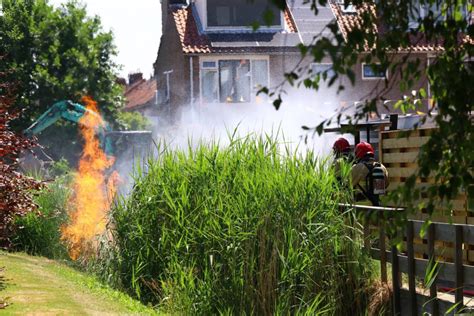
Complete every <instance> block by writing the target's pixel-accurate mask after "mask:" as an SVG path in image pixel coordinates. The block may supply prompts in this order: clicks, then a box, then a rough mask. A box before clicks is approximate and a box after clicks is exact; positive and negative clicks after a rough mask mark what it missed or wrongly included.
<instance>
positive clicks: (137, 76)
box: [128, 72, 143, 86]
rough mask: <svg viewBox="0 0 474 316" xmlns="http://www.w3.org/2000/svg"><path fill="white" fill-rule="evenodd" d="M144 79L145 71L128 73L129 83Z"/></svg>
mask: <svg viewBox="0 0 474 316" xmlns="http://www.w3.org/2000/svg"><path fill="white" fill-rule="evenodd" d="M142 79H143V73H141V72H135V73H132V74H129V75H128V85H129V86H131V85H132V84H134V83H135V82H137V81H140V80H142Z"/></svg>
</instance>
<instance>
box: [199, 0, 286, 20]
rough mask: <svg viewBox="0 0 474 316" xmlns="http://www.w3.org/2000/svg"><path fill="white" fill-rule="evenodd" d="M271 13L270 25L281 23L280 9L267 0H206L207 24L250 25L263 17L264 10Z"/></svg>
mask: <svg viewBox="0 0 474 316" xmlns="http://www.w3.org/2000/svg"><path fill="white" fill-rule="evenodd" d="M268 10H269V11H271V12H272V13H273V21H272V23H271V25H281V19H280V11H279V10H278V8H277V7H276V6H275V5H273V4H272V3H271V1H269V0H207V25H208V26H251V25H252V23H254V22H258V23H259V24H260V25H262V26H265V25H267V24H266V23H265V21H264V19H263V16H264V14H265V12H266V11H268Z"/></svg>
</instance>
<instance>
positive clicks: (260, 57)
mask: <svg viewBox="0 0 474 316" xmlns="http://www.w3.org/2000/svg"><path fill="white" fill-rule="evenodd" d="M241 59H248V60H249V61H250V73H252V61H255V60H265V61H266V62H267V78H268V86H270V82H271V79H270V56H268V55H232V56H226V55H219V56H199V102H200V104H226V103H225V102H220V100H221V89H220V82H219V61H220V60H241ZM206 61H213V62H216V67H215V68H203V63H204V62H206ZM203 70H204V71H205V70H216V71H217V102H211V103H207V102H206V103H205V102H204V101H203V99H202V77H203ZM250 91H251V100H250V102H243V104H249V103H254V102H255V97H256V95H254V94H253V92H257V91H254V86H253V76H250Z"/></svg>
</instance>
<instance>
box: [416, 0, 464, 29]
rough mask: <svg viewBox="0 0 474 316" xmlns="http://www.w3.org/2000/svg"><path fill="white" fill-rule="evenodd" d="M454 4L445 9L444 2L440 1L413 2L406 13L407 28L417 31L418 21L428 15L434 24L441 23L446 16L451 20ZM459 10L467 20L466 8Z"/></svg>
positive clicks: (417, 0)
mask: <svg viewBox="0 0 474 316" xmlns="http://www.w3.org/2000/svg"><path fill="white" fill-rule="evenodd" d="M454 3H456V2H454ZM454 3H452V4H450V5H448V6H447V7H446V6H445V2H444V1H440V0H437V1H434V2H433V3H424V4H421V3H420V1H419V0H415V1H413V2H412V5H411V7H410V12H409V13H408V14H409V15H408V28H409V29H417V28H418V27H419V26H420V21H421V20H423V19H424V18H426V17H428V15H430V14H432V17H433V19H434V20H435V22H441V21H443V20H444V19H445V18H446V17H447V16H451V18H452V15H453V12H452V11H453V9H454V7H455V5H454ZM459 10H460V11H461V14H462V16H463V19H467V18H468V17H469V14H468V10H467V7H466V6H462V7H461V8H460V9H459ZM443 11H444V12H443Z"/></svg>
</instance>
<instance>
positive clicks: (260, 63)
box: [252, 60, 268, 91]
mask: <svg viewBox="0 0 474 316" xmlns="http://www.w3.org/2000/svg"><path fill="white" fill-rule="evenodd" d="M252 80H253V88H254V90H255V91H258V90H260V89H261V88H262V87H267V86H268V62H267V61H266V60H253V61H252Z"/></svg>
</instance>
